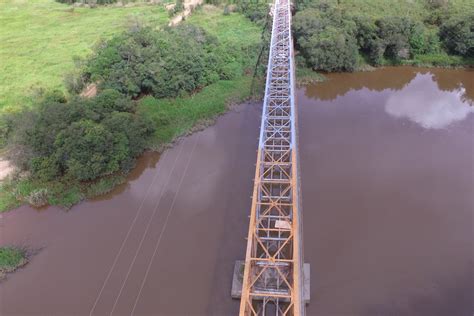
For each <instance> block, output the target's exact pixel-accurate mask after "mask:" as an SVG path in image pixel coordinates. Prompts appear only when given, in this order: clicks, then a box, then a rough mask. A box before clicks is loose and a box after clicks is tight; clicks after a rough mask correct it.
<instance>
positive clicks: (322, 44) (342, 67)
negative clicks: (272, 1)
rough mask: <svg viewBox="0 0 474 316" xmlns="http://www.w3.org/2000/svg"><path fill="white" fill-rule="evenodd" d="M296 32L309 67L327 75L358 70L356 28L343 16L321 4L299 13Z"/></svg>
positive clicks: (296, 16)
mask: <svg viewBox="0 0 474 316" xmlns="http://www.w3.org/2000/svg"><path fill="white" fill-rule="evenodd" d="M293 30H294V34H295V38H296V40H297V45H298V48H299V49H300V51H301V53H302V54H303V56H304V57H305V59H306V62H307V64H308V66H310V67H312V68H314V69H319V70H324V71H353V70H354V69H355V68H356V66H357V54H358V46H357V39H356V32H355V31H356V24H355V23H354V22H353V21H352V20H350V19H348V17H347V16H346V15H345V14H344V13H343V12H341V11H339V10H337V9H336V8H333V7H331V6H327V5H326V4H325V3H321V4H320V5H319V6H317V7H311V8H308V9H306V10H304V11H300V12H298V13H297V14H296V15H295V17H294V23H293ZM361 40H362V39H361Z"/></svg>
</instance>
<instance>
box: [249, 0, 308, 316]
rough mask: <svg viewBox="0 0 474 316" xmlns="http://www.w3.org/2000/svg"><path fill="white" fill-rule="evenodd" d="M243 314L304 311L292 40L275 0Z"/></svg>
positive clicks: (279, 0)
mask: <svg viewBox="0 0 474 316" xmlns="http://www.w3.org/2000/svg"><path fill="white" fill-rule="evenodd" d="M265 89H266V90H265V98H264V105H263V113H262V123H261V128H260V142H259V148H258V155H257V165H256V171H255V183H254V191H253V199H252V208H251V215H250V224H249V233H248V240H247V252H246V258H245V270H244V276H243V286H242V295H241V305H240V315H304V299H303V260H302V256H303V253H302V240H301V238H302V226H301V207H300V197H299V194H300V190H299V177H298V172H299V171H298V153H297V148H298V146H297V137H296V136H297V135H296V109H295V101H294V63H293V41H292V36H291V10H290V2H289V0H275V2H274V6H273V26H272V36H271V43H270V53H269V62H268V70H267V81H266V88H265Z"/></svg>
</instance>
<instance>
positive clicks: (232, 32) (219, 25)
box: [186, 6, 262, 47]
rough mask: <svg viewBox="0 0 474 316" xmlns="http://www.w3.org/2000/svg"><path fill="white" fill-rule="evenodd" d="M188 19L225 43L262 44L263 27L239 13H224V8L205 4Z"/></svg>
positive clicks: (237, 45) (248, 45)
mask: <svg viewBox="0 0 474 316" xmlns="http://www.w3.org/2000/svg"><path fill="white" fill-rule="evenodd" d="M186 21H187V23H192V24H195V25H199V26H201V27H203V28H204V29H205V30H206V31H208V32H209V33H210V34H212V35H214V36H216V37H217V38H218V39H219V42H220V43H223V44H225V45H233V46H236V47H250V46H251V45H256V44H260V34H261V32H262V29H261V27H259V26H258V25H256V24H255V23H252V22H250V21H249V20H248V19H247V18H245V17H244V16H242V15H240V14H237V13H231V14H229V15H223V9H222V8H218V7H212V6H205V7H204V8H202V9H200V10H197V11H196V12H195V13H193V15H191V16H190V17H189V18H188V19H187V20H186Z"/></svg>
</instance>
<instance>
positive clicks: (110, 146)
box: [12, 90, 154, 181]
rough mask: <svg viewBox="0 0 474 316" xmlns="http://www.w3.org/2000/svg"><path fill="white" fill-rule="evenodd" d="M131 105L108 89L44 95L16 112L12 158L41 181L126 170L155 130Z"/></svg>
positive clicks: (97, 175)
mask: <svg viewBox="0 0 474 316" xmlns="http://www.w3.org/2000/svg"><path fill="white" fill-rule="evenodd" d="M133 109H134V108H133V106H132V103H131V100H130V99H128V98H126V97H125V96H123V95H122V94H120V93H118V92H117V91H113V90H105V91H103V92H101V93H100V94H98V95H97V96H96V97H95V98H92V99H82V98H74V99H73V100H71V101H70V102H68V103H61V102H58V101H57V100H56V99H54V98H45V99H43V100H42V101H41V104H39V105H38V106H37V107H36V109H33V110H28V111H26V112H24V113H23V114H22V115H21V116H18V117H17V118H16V122H15V124H14V125H15V126H16V127H17V128H16V129H15V131H14V132H13V134H14V135H13V137H12V142H13V144H12V147H13V150H12V152H14V153H16V157H15V162H16V163H17V165H18V166H19V167H20V168H23V169H28V170H30V171H31V173H32V175H33V177H34V178H38V179H41V180H43V181H48V180H52V179H55V178H56V177H60V176H68V177H70V178H71V179H74V180H79V181H83V180H91V179H95V178H97V177H101V176H104V175H108V174H111V173H114V172H117V171H125V170H128V169H129V168H130V167H131V166H132V165H133V162H134V159H135V157H137V156H138V155H139V154H140V153H141V152H142V151H143V150H144V148H145V146H146V140H147V137H148V136H150V135H151V134H152V133H153V131H154V129H153V128H152V124H151V122H150V121H149V120H148V119H145V118H144V117H142V116H141V115H139V114H135V113H133V112H132V111H133Z"/></svg>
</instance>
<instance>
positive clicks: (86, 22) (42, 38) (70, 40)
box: [0, 0, 168, 109]
mask: <svg viewBox="0 0 474 316" xmlns="http://www.w3.org/2000/svg"><path fill="white" fill-rule="evenodd" d="M137 19H139V20H143V21H144V22H146V23H150V24H152V25H164V24H166V22H167V21H168V15H167V13H166V11H165V9H164V8H163V7H162V6H149V5H145V4H142V5H137V6H133V7H126V8H122V7H99V8H95V9H89V8H73V7H71V6H68V5H65V4H59V3H57V2H55V1H54V0H2V1H0V25H1V27H0V43H1V45H0V109H2V108H5V107H11V108H16V107H18V106H20V105H29V104H31V102H32V98H34V95H35V92H36V91H37V90H38V89H60V90H64V84H63V79H64V75H65V74H66V73H67V72H69V71H71V70H72V69H73V68H74V62H73V57H74V56H78V57H84V56H87V55H88V54H89V53H90V52H91V48H92V47H93V46H94V45H95V44H96V43H97V42H98V41H99V39H101V38H108V37H110V36H112V35H113V34H115V33H117V32H120V31H122V30H124V29H126V28H127V25H129V24H130V23H131V22H132V21H134V20H135V21H136V20H137Z"/></svg>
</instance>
